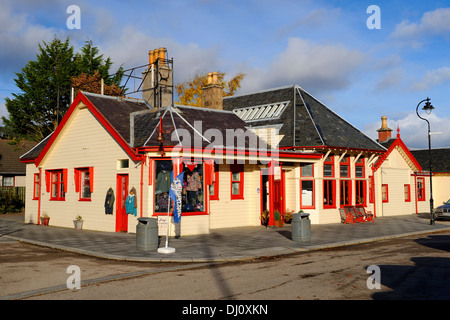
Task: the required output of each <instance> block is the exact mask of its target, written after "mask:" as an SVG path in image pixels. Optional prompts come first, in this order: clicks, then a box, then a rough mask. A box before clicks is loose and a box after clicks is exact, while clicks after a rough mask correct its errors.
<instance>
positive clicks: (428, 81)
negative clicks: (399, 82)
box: [411, 67, 450, 91]
mask: <svg viewBox="0 0 450 320" xmlns="http://www.w3.org/2000/svg"><path fill="white" fill-rule="evenodd" d="M447 82H450V68H449V67H441V68H438V69H434V70H428V71H427V72H426V73H425V75H424V76H423V78H422V79H421V80H419V81H417V82H415V83H413V84H412V85H411V89H412V90H414V91H424V90H429V89H430V88H432V87H435V86H438V85H441V84H444V83H447Z"/></svg>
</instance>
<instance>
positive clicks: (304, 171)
mask: <svg viewBox="0 0 450 320" xmlns="http://www.w3.org/2000/svg"><path fill="white" fill-rule="evenodd" d="M313 168H314V167H313V164H304V165H301V166H300V175H301V176H302V177H312V176H314V174H313Z"/></svg>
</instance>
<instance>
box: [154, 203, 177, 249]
mask: <svg viewBox="0 0 450 320" xmlns="http://www.w3.org/2000/svg"><path fill="white" fill-rule="evenodd" d="M167 200H168V205H167V234H166V246H165V247H164V248H158V252H159V253H174V252H175V248H170V247H169V230H170V203H171V202H172V200H171V199H170V197H169V198H168V199H167Z"/></svg>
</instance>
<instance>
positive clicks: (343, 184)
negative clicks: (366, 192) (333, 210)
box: [339, 180, 352, 207]
mask: <svg viewBox="0 0 450 320" xmlns="http://www.w3.org/2000/svg"><path fill="white" fill-rule="evenodd" d="M339 181H340V183H339V199H340V200H339V203H340V205H341V207H344V206H350V205H351V204H352V181H351V180H339ZM346 199H347V200H346Z"/></svg>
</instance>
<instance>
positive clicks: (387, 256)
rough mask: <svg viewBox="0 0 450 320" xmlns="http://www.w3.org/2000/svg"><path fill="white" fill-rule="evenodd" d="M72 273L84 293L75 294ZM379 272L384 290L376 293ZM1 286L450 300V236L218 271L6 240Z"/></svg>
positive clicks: (18, 290) (68, 292) (168, 295)
mask: <svg viewBox="0 0 450 320" xmlns="http://www.w3.org/2000/svg"><path fill="white" fill-rule="evenodd" d="M70 265H76V266H79V267H80V276H81V289H68V288H67V285H66V281H67V279H68V278H69V277H70V276H71V273H67V268H68V267H69V266H70ZM371 265H375V266H378V267H379V273H378V275H379V283H380V289H376V288H372V289H370V288H368V282H369V286H371V287H373V286H374V284H375V283H376V281H375V280H376V279H377V278H375V273H374V274H373V276H372V273H368V272H367V267H368V266H371ZM369 277H371V278H369ZM374 279H375V280H374ZM368 280H369V281H368ZM0 283H1V287H0V298H2V299H39V300H47V299H52V300H60V299H64V300H67V299H69V300H70V299H79V300H99V299H102V300H109V299H124V300H142V299H144V300H147V299H158V300H166V299H169V300H170V299H178V300H215V299H224V300H257V299H260V300H261V301H263V300H267V299H271V300H278V299H283V300H336V299H339V300H342V299H345V300H355V299H358V300H373V299H381V300H384V299H389V300H390V299H431V300H439V299H446V300H448V299H450V290H448V288H450V232H448V231H445V232H439V233H432V234H425V235H415V236H409V237H403V238H396V239H388V240H381V241H377V242H371V243H367V244H359V245H352V246H346V247H340V248H334V249H326V250H319V251H311V252H301V253H296V254H292V255H287V256H282V257H273V258H267V259H256V260H252V261H247V262H244V261H242V262H233V263H218V264H205V263H203V264H195V263H184V264H183V263H177V264H175V263H151V262H142V263H139V262H125V261H111V260H106V259H99V258H94V257H88V256H82V255H78V254H73V253H68V252H64V251H59V250H54V249H49V248H44V247H38V246H34V245H29V244H25V243H20V242H17V241H13V240H7V239H5V240H2V241H1V242H0ZM186 304H188V302H186ZM177 312H178V311H177Z"/></svg>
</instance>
